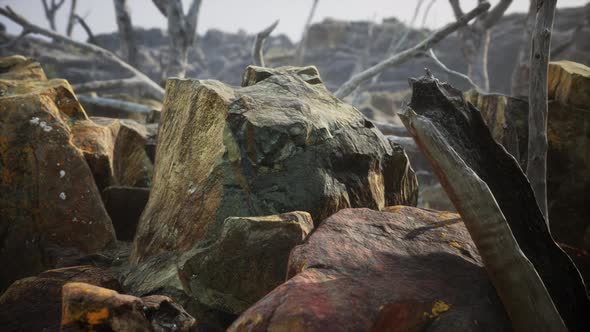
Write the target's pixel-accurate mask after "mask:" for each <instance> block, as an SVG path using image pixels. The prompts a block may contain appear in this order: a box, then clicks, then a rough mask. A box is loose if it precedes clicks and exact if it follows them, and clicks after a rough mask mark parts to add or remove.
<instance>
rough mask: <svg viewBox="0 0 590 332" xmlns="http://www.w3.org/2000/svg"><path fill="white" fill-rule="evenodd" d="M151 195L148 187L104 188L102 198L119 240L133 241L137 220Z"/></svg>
mask: <svg viewBox="0 0 590 332" xmlns="http://www.w3.org/2000/svg"><path fill="white" fill-rule="evenodd" d="M149 196H150V190H149V189H148V188H137V187H129V186H112V187H107V188H106V189H105V190H103V192H102V199H103V202H104V206H105V208H106V209H107V212H108V213H109V216H110V217H111V221H112V222H113V227H114V228H115V233H116V234H117V240H120V241H133V237H134V236H135V230H136V228H137V222H138V221H139V217H140V216H141V212H143V209H144V208H145V205H146V204H147V201H148V198H149Z"/></svg>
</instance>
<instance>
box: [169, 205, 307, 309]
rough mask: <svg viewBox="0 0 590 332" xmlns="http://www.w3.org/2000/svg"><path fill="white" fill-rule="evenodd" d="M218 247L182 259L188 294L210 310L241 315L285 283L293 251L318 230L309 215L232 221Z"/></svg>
mask: <svg viewBox="0 0 590 332" xmlns="http://www.w3.org/2000/svg"><path fill="white" fill-rule="evenodd" d="M222 228H223V230H222V232H221V235H220V237H219V238H218V239H217V241H216V242H215V243H213V244H212V245H209V246H206V247H200V246H196V247H195V248H194V249H192V250H190V251H188V252H187V253H185V254H184V255H183V256H182V257H181V260H180V261H181V263H180V266H179V268H180V277H181V280H183V281H184V287H185V290H186V291H187V293H189V294H190V295H191V296H192V297H194V298H196V299H197V300H198V301H199V302H201V303H203V304H205V305H207V306H208V307H211V308H215V309H217V310H220V311H224V312H227V313H228V314H234V315H237V314H240V313H241V312H242V311H244V310H246V309H247V308H248V307H249V306H251V305H252V304H254V303H255V302H256V301H258V300H259V299H260V298H262V297H263V296H264V295H266V294H267V293H268V292H270V291H271V290H272V289H274V288H275V287H277V286H278V285H280V284H281V283H283V282H284V281H285V277H286V274H287V262H288V260H289V253H290V252H291V249H293V247H295V246H296V245H298V244H301V243H302V242H303V240H304V239H305V237H306V236H307V235H308V234H309V233H310V232H311V230H312V229H313V221H312V220H311V216H310V215H309V213H306V212H289V213H284V214H280V215H274V216H266V217H241V218H238V217H230V218H227V219H226V220H225V221H224V222H223V226H222Z"/></svg>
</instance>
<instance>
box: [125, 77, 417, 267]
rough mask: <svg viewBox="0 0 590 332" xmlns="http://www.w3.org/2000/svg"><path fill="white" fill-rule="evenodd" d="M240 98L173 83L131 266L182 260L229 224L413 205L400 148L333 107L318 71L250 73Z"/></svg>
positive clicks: (227, 91)
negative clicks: (167, 257)
mask: <svg viewBox="0 0 590 332" xmlns="http://www.w3.org/2000/svg"><path fill="white" fill-rule="evenodd" d="M243 85H244V86H243V87H242V88H237V89H233V88H230V87H229V86H226V85H224V84H222V83H220V82H216V81H199V80H178V79H170V80H168V83H167V93H166V100H165V101H164V107H163V112H162V119H161V122H160V128H159V133H158V143H157V144H158V148H157V156H156V166H155V173H154V181H153V186H152V191H151V193H150V199H149V201H148V204H147V206H146V208H145V211H144V213H143V214H142V217H141V219H140V222H139V225H138V230H137V235H136V238H135V241H134V249H133V253H132V261H133V262H135V263H136V262H138V261H141V260H143V259H145V257H147V256H150V255H153V254H156V253H158V252H162V251H179V252H184V251H187V250H189V249H190V248H192V246H193V245H194V244H196V243H197V242H199V241H200V240H203V239H205V238H206V237H207V234H212V233H210V232H213V233H216V234H217V232H218V231H219V230H220V227H219V226H220V225H221V224H222V222H223V220H225V218H227V217H229V216H236V217H241V216H252V215H270V214H280V213H284V212H288V211H308V212H309V213H310V214H311V216H312V218H313V220H316V221H318V222H319V221H320V220H322V219H324V218H326V217H328V216H329V215H331V214H332V213H334V212H336V211H338V210H339V209H342V208H346V207H370V208H374V209H379V208H382V207H384V206H387V205H392V204H408V205H415V204H416V200H417V184H416V178H415V176H414V173H413V171H412V169H411V168H410V167H409V164H408V160H407V157H406V155H405V153H404V152H403V149H402V148H401V147H400V146H398V145H392V144H391V143H389V142H388V141H387V140H386V139H385V138H384V136H383V135H382V134H381V133H380V132H379V131H378V130H377V129H376V128H374V126H373V124H372V123H371V122H370V121H367V120H365V118H364V117H363V116H362V114H361V113H360V112H359V111H357V110H356V109H354V108H353V107H351V106H349V105H346V104H344V103H342V102H341V101H340V100H338V99H336V98H334V97H333V96H332V95H331V94H330V93H329V92H328V91H327V90H326V88H325V87H324V85H323V84H322V83H321V79H320V77H319V74H318V72H317V71H316V69H315V68H314V67H305V68H297V67H284V68H276V69H270V68H260V67H252V66H251V67H248V69H247V70H246V73H245V74H244V78H243Z"/></svg>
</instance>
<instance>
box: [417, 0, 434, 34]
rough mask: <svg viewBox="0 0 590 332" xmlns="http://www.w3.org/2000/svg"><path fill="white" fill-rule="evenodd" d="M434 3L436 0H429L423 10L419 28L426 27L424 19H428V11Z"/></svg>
mask: <svg viewBox="0 0 590 332" xmlns="http://www.w3.org/2000/svg"><path fill="white" fill-rule="evenodd" d="M435 2H436V0H430V2H429V3H428V5H426V9H425V10H424V14H423V15H422V25H421V27H422V28H423V29H424V27H425V26H426V18H428V14H429V13H430V9H432V6H433V5H434V3H435Z"/></svg>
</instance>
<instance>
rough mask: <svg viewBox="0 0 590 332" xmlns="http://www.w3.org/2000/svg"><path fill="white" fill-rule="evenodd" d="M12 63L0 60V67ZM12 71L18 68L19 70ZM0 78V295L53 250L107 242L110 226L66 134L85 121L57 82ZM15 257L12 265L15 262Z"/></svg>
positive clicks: (45, 263) (32, 74)
mask: <svg viewBox="0 0 590 332" xmlns="http://www.w3.org/2000/svg"><path fill="white" fill-rule="evenodd" d="M13 60H14V58H11V59H8V60H7V59H1V60H0V68H6V67H7V65H6V62H7V61H8V62H10V61H12V62H14V61H13ZM19 64H20V65H19ZM19 64H16V65H15V64H14V63H13V65H12V66H8V68H9V69H6V70H7V71H5V72H3V73H1V74H0V92H1V93H0V94H1V95H0V215H1V216H2V218H1V221H0V238H1V239H2V243H0V265H2V267H3V268H2V271H1V272H0V289H4V288H5V287H7V286H8V285H9V284H10V283H11V282H12V281H14V280H16V279H18V278H22V277H25V276H30V275H34V274H37V273H39V272H41V271H43V270H45V269H47V268H52V267H53V266H54V264H55V261H56V259H57V257H58V256H59V252H60V250H61V249H68V250H74V251H79V252H80V253H82V254H84V253H92V252H97V251H99V250H101V249H103V248H104V247H105V246H106V245H107V244H109V243H110V242H112V241H113V240H114V231H113V227H112V225H111V220H110V219H109V216H108V215H107V213H106V211H105V209H104V207H103V205H102V202H101V198H100V194H99V192H98V190H97V188H96V185H95V184H94V179H93V178H92V173H91V172H90V169H89V168H88V165H87V164H86V161H85V159H84V156H83V154H82V152H81V151H80V150H79V149H78V148H77V147H76V146H75V145H74V144H73V143H72V132H71V130H72V129H71V127H72V125H74V124H75V123H76V122H78V121H87V120H88V118H87V116H86V113H84V109H83V108H82V107H81V106H80V104H79V103H78V102H77V100H76V97H75V96H74V94H73V92H72V90H71V87H70V85H69V84H68V82H67V81H65V80H60V79H54V80H45V75H44V74H43V72H42V71H39V70H37V69H35V68H37V67H38V65H34V64H32V63H28V64H27V67H29V68H31V67H33V68H34V69H32V70H26V71H27V72H28V74H27V75H25V76H24V78H25V79H23V80H13V79H11V77H13V76H14V75H13V74H12V73H11V69H10V68H16V69H15V70H23V69H22V68H23V67H22V66H23V64H24V62H19ZM15 257H18V258H19V259H15Z"/></svg>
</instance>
